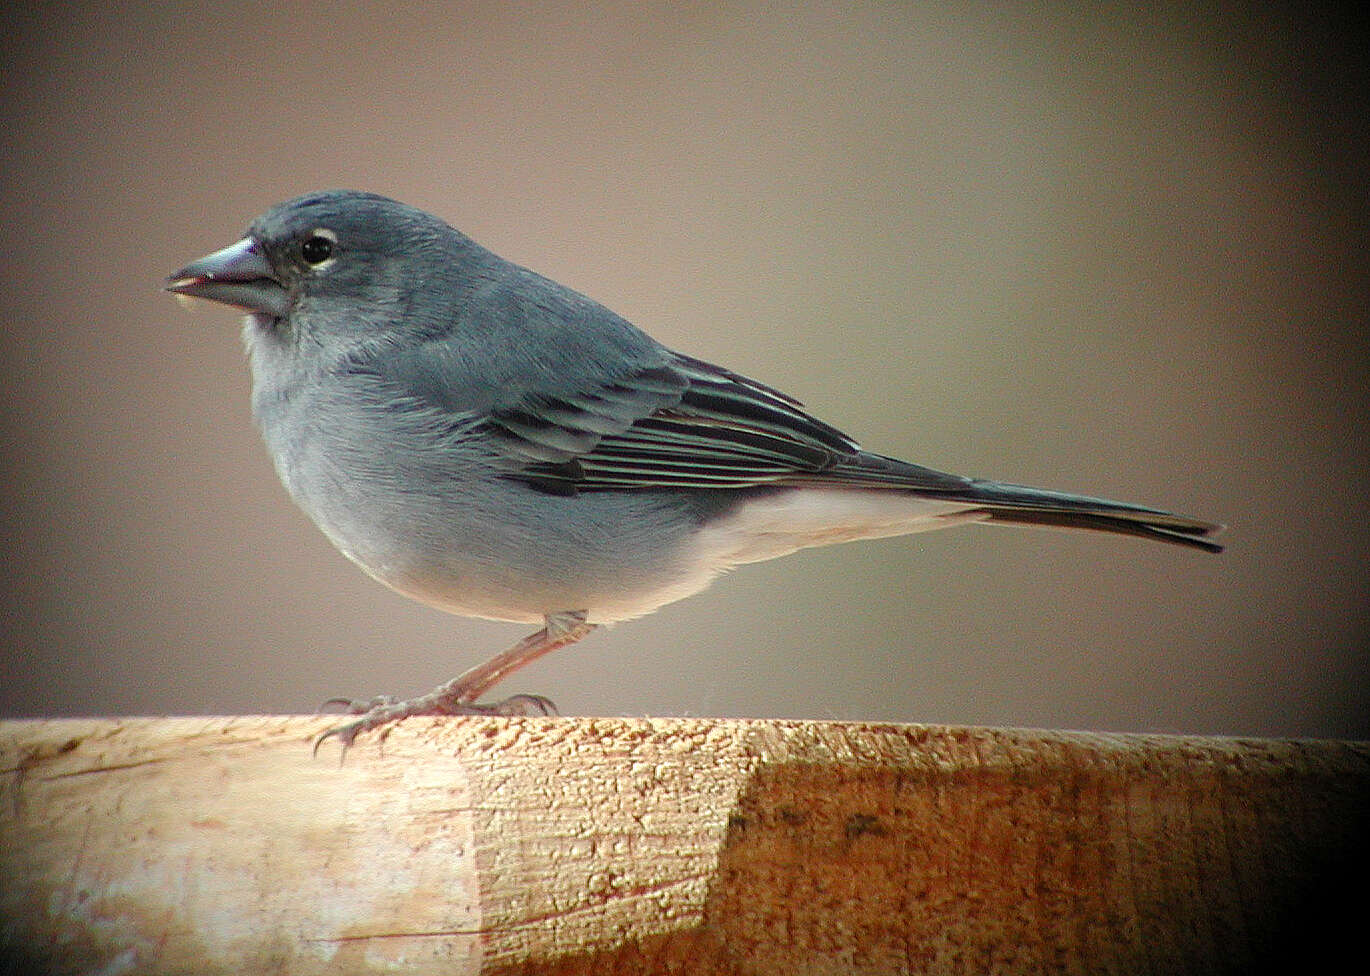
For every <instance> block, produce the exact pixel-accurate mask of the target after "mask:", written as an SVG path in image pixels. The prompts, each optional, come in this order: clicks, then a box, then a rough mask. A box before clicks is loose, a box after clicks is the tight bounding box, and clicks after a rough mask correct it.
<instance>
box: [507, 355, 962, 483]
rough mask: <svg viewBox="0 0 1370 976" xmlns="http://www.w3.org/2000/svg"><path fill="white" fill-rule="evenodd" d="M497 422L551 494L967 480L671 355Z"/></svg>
mask: <svg viewBox="0 0 1370 976" xmlns="http://www.w3.org/2000/svg"><path fill="white" fill-rule="evenodd" d="M487 425H488V429H489V430H490V432H491V433H492V434H493V435H494V436H496V437H497V438H498V439H499V440H500V441H502V443H503V447H504V450H505V452H506V454H507V455H508V456H509V457H510V458H511V459H514V460H516V461H517V462H518V463H517V466H516V467H515V468H514V469H513V470H512V471H511V475H512V476H513V477H517V478H520V479H522V480H524V481H526V482H528V483H529V484H532V485H534V486H536V487H538V488H541V489H543V490H546V491H552V492H558V493H566V494H571V493H576V492H581V491H602V490H606V489H618V490H623V489H634V488H661V487H678V488H743V487H753V486H758V485H773V484H818V483H842V484H869V485H871V486H876V485H878V484H886V485H895V484H897V485H898V486H900V487H904V488H925V489H928V490H934V491H936V490H951V489H953V488H959V487H964V486H965V485H966V484H967V483H968V482H967V481H966V479H963V478H957V477H955V476H952V475H944V474H942V473H940V472H936V471H932V470H931V469H926V468H919V467H917V466H915V465H907V464H904V463H902V462H896V461H890V460H889V459H885V458H878V457H877V456H875V455H871V454H867V453H865V452H863V451H861V449H860V447H859V446H858V445H857V444H856V442H855V441H853V440H852V439H851V438H850V437H848V436H847V435H846V434H843V433H842V432H841V431H839V430H837V429H836V428H834V427H831V426H829V425H828V424H825V423H823V422H822V421H821V420H818V419H817V418H815V417H813V416H810V415H809V414H808V413H806V412H805V411H804V409H803V407H802V405H801V404H800V403H799V402H798V401H796V400H794V399H792V398H790V397H788V396H786V395H785V394H783V393H780V392H779V391H777V390H773V389H771V388H770V387H768V386H765V385H764V384H761V383H758V382H756V381H755V380H750V379H747V378H746V377H744V376H740V375H738V374H737V373H733V372H731V371H729V370H726V369H723V368H722V367H719V366H714V365H712V364H710V363H706V362H703V361H702V360H698V359H693V358H690V357H687V356H682V355H679V354H674V355H672V357H671V358H670V360H669V361H667V362H665V363H663V364H660V365H656V366H652V367H647V368H643V369H639V370H637V371H636V372H633V373H630V374H628V375H627V376H625V377H622V378H621V379H618V380H616V381H615V382H612V383H603V384H599V385H596V386H595V387H594V388H592V389H586V390H580V391H577V392H575V393H569V394H568V393H563V394H562V395H560V396H548V395H545V394H525V395H523V396H522V397H521V398H520V399H519V401H518V402H517V403H516V404H513V405H508V406H504V405H500V406H495V407H494V408H493V409H491V411H490V412H489V414H488V420H487Z"/></svg>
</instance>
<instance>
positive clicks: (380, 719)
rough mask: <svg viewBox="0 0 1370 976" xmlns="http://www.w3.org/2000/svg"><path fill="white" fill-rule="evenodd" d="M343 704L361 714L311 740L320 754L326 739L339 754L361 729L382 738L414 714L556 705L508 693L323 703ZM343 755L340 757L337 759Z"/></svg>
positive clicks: (505, 711) (524, 711) (522, 712)
mask: <svg viewBox="0 0 1370 976" xmlns="http://www.w3.org/2000/svg"><path fill="white" fill-rule="evenodd" d="M329 705H342V706H344V708H346V709H347V714H351V715H359V716H361V717H360V718H358V719H357V720H356V721H353V722H344V723H343V724H342V725H335V726H334V727H333V728H331V729H327V730H326V731H324V732H323V733H322V734H320V735H319V737H318V738H317V739H315V740H314V752H313V754H314V755H315V756H317V755H318V754H319V746H321V745H323V744H324V742H325V741H327V740H328V739H337V740H338V743H339V744H340V745H341V746H342V755H343V756H344V757H345V756H346V755H347V750H348V749H350V748H351V747H352V743H354V742H355V741H356V740H357V736H359V735H361V734H362V733H364V732H371V731H374V730H375V729H382V732H381V741H382V742H383V741H385V737H386V736H387V735H388V734H389V732H390V728H391V727H392V726H393V724H394V723H395V722H399V721H401V720H403V719H406V718H409V717H410V716H413V715H501V716H543V715H557V714H560V713H559V712H558V711H557V706H556V704H555V703H554V702H553V701H552V700H551V699H550V698H548V697H546V696H545V695H532V694H518V695H510V696H509V697H508V698H506V699H504V700H503V701H497V702H490V703H488V704H487V703H480V702H466V701H460V700H450V699H447V698H444V697H435V696H432V695H425V696H423V697H421V698H414V699H411V700H410V701H397V700H396V699H395V698H393V697H391V696H389V695H379V696H377V697H375V698H373V699H371V700H370V701H369V702H361V701H358V700H355V699H351V698H330V699H329V700H328V701H326V702H324V706H325V707H327V706H329ZM341 761H342V757H339V762H341Z"/></svg>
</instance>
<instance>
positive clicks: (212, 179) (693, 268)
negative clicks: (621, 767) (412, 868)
mask: <svg viewBox="0 0 1370 976" xmlns="http://www.w3.org/2000/svg"><path fill="white" fill-rule="evenodd" d="M16 6H19V5H10V7H11V8H13V7H16ZM103 6H105V5H89V9H79V10H78V9H75V8H73V9H72V10H70V11H69V12H67V13H64V14H62V15H61V16H60V19H59V18H58V16H57V15H54V14H52V13H51V12H49V13H45V14H27V13H17V12H15V10H14V9H9V10H8V11H7V12H6V13H4V14H2V15H0V17H3V18H4V19H5V23H4V24H2V25H0V27H3V32H2V33H0V36H3V37H4V41H3V44H4V51H3V52H2V53H3V58H0V71H3V73H4V75H3V85H2V86H0V92H2V94H0V98H3V101H4V111H5V120H6V124H5V129H4V134H3V136H0V140H2V142H0V145H3V152H4V178H3V181H0V193H2V194H3V204H4V208H5V211H4V213H5V216H4V220H3V222H0V235H3V239H2V240H0V244H2V245H3V251H0V263H2V267H3V276H4V284H3V289H0V303H3V315H4V319H3V321H4V325H5V337H4V349H3V367H0V368H3V371H4V374H3V383H2V384H0V389H2V391H3V393H2V395H3V397H4V413H3V416H4V427H3V431H4V453H3V458H4V464H5V466H6V469H7V470H6V476H7V482H6V484H7V500H6V504H5V532H4V545H5V551H4V553H3V556H4V582H5V591H4V594H3V595H4V598H5V613H4V618H3V624H2V626H3V631H2V632H0V640H2V643H0V668H2V669H3V670H2V671H0V715H4V716H16V715H40V714H41V715H59V714H60V715H69V714H90V713H110V712H113V713H134V712H137V713H160V712H174V713H198V712H245V711H303V710H310V709H312V708H313V707H315V705H316V704H317V703H318V702H319V701H321V700H322V699H324V698H326V697H328V696H330V695H335V694H357V695H370V694H374V693H378V692H382V691H385V692H400V693H411V692H419V691H423V690H427V688H428V687H429V686H431V685H432V684H434V683H436V682H438V681H440V680H443V679H445V678H447V677H450V676H451V675H452V674H454V673H455V672H456V671H458V670H460V669H461V668H464V667H465V666H466V665H468V664H471V663H474V662H475V661H476V660H477V659H478V658H480V657H482V656H484V655H487V654H489V653H492V652H494V651H495V650H496V649H499V648H501V647H503V646H504V645H506V644H508V643H510V642H512V641H513V640H515V639H516V638H518V637H520V636H522V631H521V630H519V628H516V627H513V626H509V625H502V624H493V623H485V622H477V621H467V620H460V619H457V618H449V617H445V616H443V615H441V614H439V613H437V612H436V611H432V610H429V609H426V608H423V607H420V606H418V605H415V604H410V603H408V602H406V601H404V600H403V599H402V598H400V597H397V596H395V595H393V594H390V593H389V592H388V591H385V590H384V589H382V588H381V587H379V586H377V585H375V584H374V583H372V582H371V581H369V580H367V579H365V578H363V577H362V576H361V575H360V574H359V573H358V572H357V571H356V570H355V569H353V568H352V567H351V566H350V565H349V564H347V563H346V562H344V561H343V560H342V559H341V557H339V556H337V555H336V554H335V553H334V552H333V551H332V550H331V549H330V548H329V546H328V544H327V543H326V541H325V540H324V539H323V538H322V537H321V536H320V535H319V534H318V533H317V532H316V531H315V529H314V528H313V527H312V526H311V525H310V524H308V523H307V521H306V520H305V519H304V517H303V516H302V515H300V514H299V513H298V512H296V511H295V510H294V509H293V508H292V507H291V506H290V504H289V503H288V501H287V500H286V498H285V496H284V493H283V491H282V490H281V489H280V487H279V486H278V485H277V483H276V481H275V478H274V475H273V473H272V471H271V469H270V466H269V464H268V462H267V459H266V457H265V455H264V452H263V451H262V450H261V447H260V445H259V444H258V442H257V440H256V434H255V432H254V430H253V429H252V425H251V420H250V417H249V413H248V404H247V391H248V386H247V374H246V367H245V364H244V362H243V359H242V356H241V350H240V348H239V340H238V336H237V324H236V321H235V319H234V317H233V315H232V314H231V313H230V312H228V311H227V310H221V309H215V308H210V307H204V308H202V309H199V310H196V311H195V312H193V313H187V312H186V311H184V310H182V309H180V308H178V307H177V306H176V305H175V303H174V302H173V301H172V300H171V299H170V298H169V297H168V296H166V295H164V294H161V293H159V291H158V288H159V285H160V281H161V279H162V277H163V276H164V275H166V274H167V273H168V272H170V271H172V270H174V269H175V268H177V267H179V266H180V265H181V264H182V263H183V262H184V261H185V260H187V259H189V258H192V257H196V256H198V255H200V254H202V253H204V252H206V251H208V250H210V249H212V248H215V247H218V246H220V245H222V244H226V243H228V242H229V241H231V240H233V239H235V238H236V237H237V236H238V234H239V233H240V232H241V230H242V228H243V227H244V226H245V225H246V224H247V222H248V221H249V219H250V218H251V217H252V216H254V215H255V214H256V213H257V212H258V211H260V210H262V209H264V208H265V207H267V206H268V205H270V204H272V203H274V202H276V201H278V200H280V199H283V198H285V197H287V196H290V195H293V194H295V193H298V192H301V191H304V190H309V189H317V188H322V187H329V186H353V187H358V188H364V189H372V190H376V191H380V192H384V193H387V194H390V195H392V196H396V197H399V198H401V199H403V200H406V201H408V202H411V203H415V204H418V205H420V206H423V207H425V208H427V209H430V210H433V211H436V212H438V213H439V214H441V215H443V216H445V217H446V218H448V219H449V220H450V221H451V222H452V223H454V224H455V225H456V226H458V227H460V228H462V229H463V230H465V231H466V232H468V233H470V234H471V235H472V236H474V237H476V238H477V239H478V240H480V241H482V242H484V243H485V244H487V245H488V246H490V247H493V248H494V249H496V250H497V251H499V252H501V253H503V254H505V255H506V256H508V257H511V258H513V259H515V260H518V261H520V262H522V263H524V264H527V265H530V266H532V267H533V268H535V269H537V270H539V271H542V272H544V273H546V274H548V275H550V276H552V277H554V278H557V279H559V280H561V281H564V282H566V283H568V284H570V285H573V286H575V287H577V288H579V289H580V290H582V291H585V292H587V293H589V294H590V295H592V296H594V297H596V298H598V299H599V300H601V301H603V302H605V303H606V304H608V305H610V306H611V307H613V308H614V309H616V310H617V311H619V312H621V313H623V314H625V315H627V316H628V317H629V318H630V319H633V320H634V321H636V322H637V323H638V324H639V325H641V326H643V327H644V328H646V329H647V330H649V331H650V332H652V333H653V334H655V335H656V336H657V337H658V338H660V339H662V340H663V341H665V342H667V343H669V344H671V345H673V346H675V347H677V348H680V349H682V350H684V351H687V352H690V353H692V354H695V355H698V356H702V357H704V358H708V359H713V360H716V361H720V362H723V363H725V364H727V365H729V366H732V367H733V368H735V369H738V370H740V371H743V372H746V373H749V374H751V375H754V376H756V377H757V378H759V379H762V380H764V381H766V382H769V383H772V384H774V385H777V386H780V387H782V388H784V389H786V390H788V391H790V392H792V393H794V394H796V395H798V396H799V397H801V398H802V399H804V400H805V401H806V402H807V403H808V404H809V405H810V406H811V407H812V408H813V409H814V410H815V411H816V412H817V413H818V414H819V415H820V416H822V417H824V418H825V419H828V420H830V421H832V422H833V423H836V424H838V425H839V426H841V427H843V428H845V429H847V430H848V431H850V432H852V433H853V434H855V435H857V436H858V437H860V438H861V439H862V441H863V442H864V443H865V444H866V445H867V446H869V447H871V448H873V449H876V450H880V451H883V452H886V453H892V454H898V455H902V456H905V457H908V458H910V459H914V460H917V461H920V462H923V463H926V464H930V465H933V466H937V467H942V468H945V469H948V470H954V471H958V472H962V473H967V474H978V475H984V476H992V477H997V478H1001V479H1004V480H1012V481H1018V482H1024V483H1029V484H1041V485H1046V486H1051V487H1057V488H1062V489H1068V490H1080V491H1089V492H1093V493H1098V494H1104V495H1111V496H1114V497H1120V498H1124V499H1131V500H1135V501H1140V502H1145V503H1151V504H1155V505H1159V506H1163V507H1170V508H1174V509H1177V510H1181V511H1185V512H1188V513H1191V514H1196V515H1201V516H1205V517H1211V518H1213V519H1216V520H1220V521H1224V522H1227V523H1229V524H1230V525H1231V526H1232V528H1231V531H1230V533H1229V534H1228V537H1227V541H1228V542H1229V543H1230V546H1231V548H1230V550H1229V552H1228V553H1226V554H1225V555H1223V556H1221V557H1216V558H1214V557H1208V556H1204V555H1202V554H1198V553H1190V552H1186V551H1181V550H1177V549H1172V548H1169V547H1162V546H1156V545H1146V544H1144V543H1140V542H1135V541H1131V540H1126V539H1106V538H1095V537H1086V536H1083V535H1078V534H1066V533H1030V532H1026V531H1021V530H1011V529H998V530H994V529H988V528H972V529H963V530H960V531H956V532H948V533H942V534H934V535H930V536H923V537H915V538H912V539H902V540H890V541H884V542H875V543H866V544H860V545H856V546H849V547H845V548H837V549H828V550H816V551H811V552H808V553H804V554H800V555H798V556H794V557H790V558H788V559H785V560H781V561H777V562H773V563H769V564H765V565H760V566H753V567H748V568H744V569H742V570H740V571H739V572H738V573H736V574H735V575H734V576H733V577H731V578H729V579H726V580H724V581H722V582H720V583H719V584H717V585H716V586H715V587H714V588H713V589H712V590H710V591H708V592H707V593H705V594H704V595H701V596H699V597H696V598H694V599H692V600H689V601H686V602H683V603H679V604H676V605H674V606H672V607H669V608H667V609H665V610H663V611H661V612H660V613H658V614H656V615H655V616H653V617H650V618H647V619H645V620H641V621H637V622H632V623H628V624H623V625H621V626H619V627H617V628H615V629H614V630H612V631H610V632H607V633H599V634H596V635H594V636H593V637H591V638H590V639H589V640H587V641H586V642H585V643H584V644H583V645H581V646H580V647H578V648H575V649H571V650H568V651H564V652H561V653H559V654H558V655H554V656H553V657H552V658H550V659H548V660H547V661H545V662H543V663H541V664H539V665H537V666H536V667H534V668H532V669H530V670H529V671H528V672H527V673H526V674H525V675H521V676H519V677H518V678H517V679H515V680H514V681H513V682H512V683H511V685H510V687H509V690H510V691H514V690H520V689H526V690H532V691H540V692H546V693H548V694H550V695H552V696H553V697H554V698H556V699H557V700H558V702H559V703H560V705H561V707H562V709H563V711H565V712H567V713H576V714H583V713H608V714H620V713H623V714H642V713H647V714H706V715H755V716H804V717H814V718H872V719H891V720H909V721H929V722H958V723H959V722H966V723H992V724H1008V725H1038V726H1067V727H1085V728H1107V729H1128V730H1143V729H1158V730H1166V731H1184V732H1203V733H1253V734H1271V735H1324V736H1326V735H1337V736H1340V735H1356V736H1361V737H1364V736H1367V735H1370V709H1367V688H1366V685H1367V682H1366V675H1367V671H1368V670H1370V669H1368V667H1367V665H1370V654H1368V653H1367V616H1368V614H1367V582H1366V572H1365V562H1366V556H1367V552H1368V551H1370V545H1367V536H1368V535H1370V530H1368V529H1367V525H1366V518H1365V496H1366V491H1365V471H1366V465H1367V460H1370V459H1368V458H1367V453H1368V452H1367V441H1368V440H1370V438H1367V421H1366V407H1367V394H1366V382H1365V365H1366V337H1365V334H1364V331H1363V327H1364V324H1365V323H1364V320H1365V309H1366V297H1367V296H1366V289H1365V278H1364V268H1365V246H1364V245H1365V241H1364V236H1363V235H1364V230H1365V224H1364V220H1365V214H1366V202H1367V201H1366V183H1365V178H1364V163H1363V159H1364V155H1363V150H1364V147H1363V145H1360V144H1356V143H1354V142H1353V140H1354V139H1355V136H1354V133H1355V132H1356V131H1357V130H1358V128H1359V126H1360V124H1361V122H1362V121H1363V115H1364V101H1363V97H1364V95H1365V85H1364V65H1363V61H1362V59H1361V55H1360V54H1359V53H1356V52H1354V51H1353V42H1352V40H1351V36H1352V32H1351V31H1350V30H1349V29H1343V25H1338V24H1335V23H1331V24H1329V23H1326V22H1320V21H1319V22H1315V21H1314V19H1313V18H1312V16H1311V15H1310V16H1309V18H1308V19H1306V20H1292V19H1281V18H1280V17H1271V18H1269V19H1264V18H1263V19H1244V18H1242V17H1237V16H1219V15H1207V14H1194V13H1192V12H1191V10H1190V7H1191V5H1188V4H1177V5H1174V7H1173V8H1169V9H1166V8H1162V9H1160V10H1155V11H1142V12H1138V11H1136V10H1133V9H1132V7H1133V6H1134V5H1131V4H1119V5H1116V6H1114V7H1106V8H1099V9H1094V8H1091V12H1089V13H1082V12H1081V10H1082V8H1081V7H1079V5H1074V4H1062V5H1045V6H1037V5H1026V6H1024V7H1022V8H1020V7H1019V5H993V4H976V3H967V4H953V5H950V6H948V5H926V6H924V5H914V4H895V3H889V4H854V5H850V6H849V5H841V4H834V5H825V9H823V10H809V9H804V8H802V7H800V6H797V5H796V6H787V5H783V4H781V5H768V4H760V3H757V4H738V3H722V4H714V3H709V4H683V5H682V4H651V3H649V4H618V5H597V6H593V7H591V6H587V5H581V4H572V5H565V6H544V5H532V7H533V9H524V8H518V9H516V8H515V6H514V5H509V4H503V3H466V4H461V5H453V7H454V8H455V9H456V10H458V11H459V12H451V11H448V12H445V13H443V12H438V11H436V10H433V9H426V8H423V7H418V6H415V7H410V6H408V5H406V4H403V3H399V4H388V5H383V6H377V7H368V6H366V5H361V4H318V5H310V4H245V5H238V4H231V3H230V4H203V5H195V6H193V7H192V6H188V5H186V6H183V5H173V4H166V5H152V4H144V5H134V6H133V7H132V8H131V9H130V10H123V11H118V12H115V11H112V10H110V11H105V10H102V9H101V8H102V7H103ZM435 6H437V5H435ZM1029 8H1030V9H1029ZM378 10H384V11H385V14H384V15H381V14H379V13H378V12H377V11H378ZM1300 16H1303V15H1300Z"/></svg>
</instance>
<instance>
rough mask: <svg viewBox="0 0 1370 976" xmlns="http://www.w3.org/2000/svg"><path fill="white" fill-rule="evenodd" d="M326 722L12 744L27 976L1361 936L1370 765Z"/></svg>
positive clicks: (1306, 752)
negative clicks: (314, 751) (351, 731)
mask: <svg viewBox="0 0 1370 976" xmlns="http://www.w3.org/2000/svg"><path fill="white" fill-rule="evenodd" d="M331 721H333V720H332V719H329V718H327V717H323V718H320V717H307V718H306V717H261V716H254V717H235V718H178V719H142V718H139V719H108V720H104V719H100V720H97V719H90V720H62V721H22V722H5V723H0V771H2V772H3V774H4V775H3V777H2V778H0V789H2V791H3V792H0V878H3V879H4V883H3V886H0V919H3V927H0V972H5V971H12V972H43V973H45V972H54V973H95V972H100V973H108V974H113V973H121V972H130V973H133V972H136V973H154V974H160V973H235V974H237V973H254V972H269V973H290V974H313V973H329V974H352V973H393V972H405V973H424V974H427V973H558V974H572V973H691V974H713V973H717V974H743V973H745V974H782V973H783V974H810V973H812V974H817V973H825V974H826V973H834V974H836V973H844V974H846V973H861V974H867V973H869V974H899V973H985V972H1011V973H1020V972H1022V973H1033V972H1043V973H1047V972H1050V973H1058V972H1061V973H1101V972H1102V973H1172V972H1180V973H1190V972H1211V973H1225V972H1250V971H1256V970H1258V968H1259V967H1261V966H1263V965H1264V964H1265V963H1267V962H1270V961H1271V960H1273V959H1274V958H1275V957H1276V955H1277V954H1278V953H1281V952H1285V951H1288V950H1290V949H1291V947H1293V948H1298V949H1299V951H1301V952H1302V953H1303V956H1302V958H1304V959H1305V960H1307V959H1308V958H1311V956H1310V954H1312V953H1319V952H1327V953H1329V954H1331V955H1329V958H1332V957H1333V956H1334V955H1335V953H1336V952H1339V951H1341V949H1342V948H1343V946H1342V945H1341V944H1340V943H1345V946H1350V945H1352V944H1353V942H1352V939H1353V937H1358V935H1359V933H1358V931H1357V930H1356V927H1355V925H1354V924H1352V923H1351V922H1350V920H1351V919H1353V918H1358V917H1362V916H1363V915H1364V913H1365V909H1366V907H1367V900H1366V896H1365V894H1364V884H1363V880H1360V879H1358V880H1360V883H1359V885H1358V887H1357V888H1356V889H1355V890H1354V891H1352V892H1350V893H1348V894H1346V895H1338V896H1337V897H1336V898H1332V896H1331V894H1330V891H1331V889H1330V887H1329V886H1330V885H1332V884H1334V883H1335V882H1336V881H1337V880H1338V879H1339V878H1351V877H1353V876H1356V875H1359V874H1360V873H1361V872H1363V871H1364V869H1365V859H1364V852H1365V837H1366V827H1365V824H1366V816H1365V815H1366V812H1367V809H1370V803H1368V802H1367V801H1368V800H1370V744H1366V743H1346V742H1315V741H1274V740H1238V739H1219V738H1197V737H1177V736H1150V735H1101V734H1086V733H1067V732H1045V731H1025V730H1007V729H981V728H946V727H929V726H916V725H870V724H857V723H833V722H766V721H718V720H689V719H543V718H539V719H496V718H491V719H484V718H477V719H471V718H453V719H431V720H430V719H414V720H409V721H406V722H404V723H403V724H402V725H401V726H399V727H398V728H396V729H395V730H394V732H393V734H391V735H390V736H389V737H388V738H386V740H385V741H384V743H379V742H378V741H377V740H376V738H375V737H369V738H366V739H363V740H361V741H360V742H359V743H358V745H357V746H356V747H355V748H353V749H352V750H351V751H350V752H348V754H347V756H346V759H345V761H344V762H342V763H341V764H340V763H339V761H338V752H337V750H336V749H335V748H331V747H330V746H328V745H326V746H325V748H324V750H323V751H322V752H321V753H320V755H319V756H318V757H317V758H316V757H314V756H312V755H311V752H310V743H311V740H312V738H313V737H314V736H315V735H316V734H317V733H318V732H320V731H321V730H323V729H324V728H326V727H327V726H328V725H329V724H330V722H331ZM1362 877H1363V876H1362ZM1341 919H1345V920H1346V921H1345V922H1342V921H1340V920H1341Z"/></svg>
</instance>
